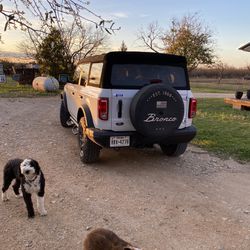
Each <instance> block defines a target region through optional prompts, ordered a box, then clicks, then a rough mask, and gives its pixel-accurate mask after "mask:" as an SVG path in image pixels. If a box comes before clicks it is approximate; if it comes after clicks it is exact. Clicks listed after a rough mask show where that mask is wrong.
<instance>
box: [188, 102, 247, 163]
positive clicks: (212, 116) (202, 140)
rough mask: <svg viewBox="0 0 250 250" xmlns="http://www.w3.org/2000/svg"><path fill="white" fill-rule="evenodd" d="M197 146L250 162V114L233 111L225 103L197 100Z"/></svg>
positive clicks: (195, 142) (195, 123) (194, 142)
mask: <svg viewBox="0 0 250 250" xmlns="http://www.w3.org/2000/svg"><path fill="white" fill-rule="evenodd" d="M193 123H194V125H195V126H196V127H197V130H198V134H197V136H196V138H195V139H194V140H193V141H192V143H193V144H194V145H197V146H199V147H201V148H204V149H206V150H208V151H211V152H214V153H216V154H218V155H220V156H223V157H226V158H228V157H230V156H231V157H232V158H234V159H236V160H243V161H250V143H249V141H248V140H249V138H250V111H241V110H235V109H232V107H231V106H230V105H228V104H224V100H223V99H198V111H197V116H196V118H194V120H193Z"/></svg>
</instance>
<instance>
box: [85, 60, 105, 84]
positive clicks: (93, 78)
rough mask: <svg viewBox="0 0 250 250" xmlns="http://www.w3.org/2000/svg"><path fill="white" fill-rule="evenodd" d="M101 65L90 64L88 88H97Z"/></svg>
mask: <svg viewBox="0 0 250 250" xmlns="http://www.w3.org/2000/svg"><path fill="white" fill-rule="evenodd" d="M102 66H103V63H92V64H91V70H90V77H89V83H88V85H90V86H95V87H99V85H100V80H101V75H102Z"/></svg>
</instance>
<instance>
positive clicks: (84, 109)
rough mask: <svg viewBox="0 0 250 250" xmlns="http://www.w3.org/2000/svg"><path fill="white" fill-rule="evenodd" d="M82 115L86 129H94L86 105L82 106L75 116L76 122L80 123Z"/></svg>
mask: <svg viewBox="0 0 250 250" xmlns="http://www.w3.org/2000/svg"><path fill="white" fill-rule="evenodd" d="M82 115H83V116H84V117H85V121H86V127H87V128H94V127H95V126H94V123H93V118H92V115H91V112H90V109H89V107H88V105H87V104H84V105H83V106H82V108H81V109H80V110H79V111H78V114H77V121H78V122H79V121H80V119H81V117H82Z"/></svg>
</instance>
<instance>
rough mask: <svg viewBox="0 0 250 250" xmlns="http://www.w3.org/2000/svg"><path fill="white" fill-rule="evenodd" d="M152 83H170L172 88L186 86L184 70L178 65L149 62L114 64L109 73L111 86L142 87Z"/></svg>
mask: <svg viewBox="0 0 250 250" xmlns="http://www.w3.org/2000/svg"><path fill="white" fill-rule="evenodd" d="M152 83H165V84H170V85H172V87H174V88H185V87H186V86H187V80H186V74H185V70H184V68H182V67H178V66H169V65H150V64H114V65H113V66H112V73H111V85H112V86H113V87H118V88H119V87H121V86H127V87H129V86H131V87H133V88H134V87H138V88H140V87H142V86H144V85H147V84H152Z"/></svg>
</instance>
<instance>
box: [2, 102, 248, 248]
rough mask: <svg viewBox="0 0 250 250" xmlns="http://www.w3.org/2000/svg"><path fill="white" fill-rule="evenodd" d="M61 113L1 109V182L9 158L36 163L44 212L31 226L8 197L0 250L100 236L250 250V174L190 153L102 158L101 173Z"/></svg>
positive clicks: (47, 107)
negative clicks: (95, 232)
mask: <svg viewBox="0 0 250 250" xmlns="http://www.w3.org/2000/svg"><path fill="white" fill-rule="evenodd" d="M59 104H60V98H59V97H43V98H19V99H7V98H1V99H0V128H1V130H0V131H1V132H0V133H1V144H0V166H1V171H0V175H1V176H0V178H1V179H2V168H3V166H4V164H5V163H6V162H7V160H9V159H10V158H14V157H22V158H24V157H32V158H35V159H37V160H38V161H39V163H40V165H41V167H42V169H43V172H44V174H45V177H46V185H47V186H46V196H45V206H46V209H47V211H48V215H47V216H46V217H40V216H39V215H37V216H36V217H35V218H34V219H27V215H26V209H25V206H24V202H23V200H22V199H21V200H20V199H16V198H15V197H14V194H13V193H12V192H10V201H9V202H6V203H1V205H0V221H1V227H0V234H1V247H0V248H1V249H8V250H11V249H13V250H14V249H19V250H22V249H35V250H42V249H49V250H54V249H60V250H61V249H62V250H64V249H65V250H66V249H67V250H69V249H73V250H78V249H82V242H83V239H84V237H85V236H86V234H87V233H88V232H89V231H88V230H91V229H94V228H96V227H105V228H108V229H110V230H113V231H114V232H116V233H117V234H118V235H119V236H121V237H122V238H124V239H125V240H127V241H130V242H133V243H134V244H136V245H138V246H140V247H142V248H143V249H144V250H152V249H153V250H156V249H157V250H168V249H178V250H182V249H220V250H222V249H224V250H225V249H246V250H249V249H250V195H249V194H250V164H239V163H237V162H235V161H233V160H232V159H226V160H222V159H219V158H217V157H216V156H213V155H210V154H208V153H207V152H205V151H202V150H200V149H199V148H196V147H194V146H189V147H188V150H187V152H186V153H185V154H184V155H183V156H181V157H180V158H177V159H174V158H168V157H166V156H164V155H162V154H161V152H160V150H159V149H158V148H154V149H143V150H137V149H136V150H134V149H123V150H120V151H112V150H103V151H102V153H101V158H100V161H99V162H98V163H96V164H93V165H83V164H82V163H81V162H80V160H79V156H78V145H77V139H76V137H75V136H74V135H73V134H72V132H71V130H70V129H65V128H62V127H61V126H60V123H59Z"/></svg>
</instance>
